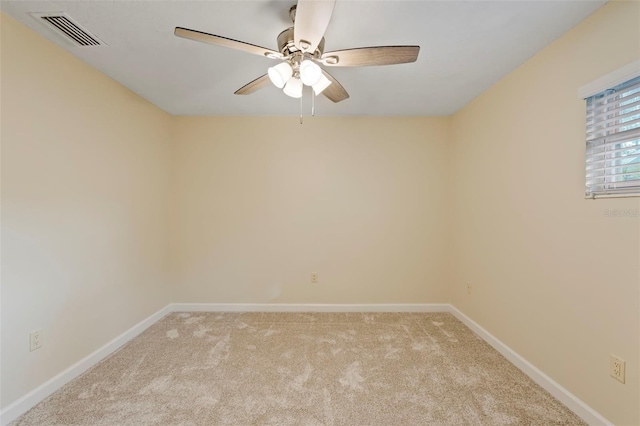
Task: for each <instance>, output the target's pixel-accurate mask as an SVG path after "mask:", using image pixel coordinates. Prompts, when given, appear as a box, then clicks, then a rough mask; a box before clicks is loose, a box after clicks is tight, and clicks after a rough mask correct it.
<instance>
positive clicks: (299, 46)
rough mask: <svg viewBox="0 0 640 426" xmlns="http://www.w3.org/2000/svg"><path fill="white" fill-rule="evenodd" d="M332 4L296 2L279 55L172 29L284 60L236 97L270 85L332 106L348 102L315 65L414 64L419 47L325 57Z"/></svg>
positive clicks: (369, 49)
mask: <svg viewBox="0 0 640 426" xmlns="http://www.w3.org/2000/svg"><path fill="white" fill-rule="evenodd" d="M334 6H335V0H299V1H298V4H297V5H294V6H292V7H291V8H290V9H289V16H290V17H291V20H292V21H293V27H290V28H287V29H286V30H284V31H282V32H281V33H280V34H279V35H278V38H277V42H278V51H276V50H272V49H268V48H266V47H260V46H256V45H254V44H249V43H245V42H242V41H237V40H232V39H230V38H226V37H222V36H217V35H214V34H209V33H204V32H201V31H196V30H190V29H187V28H182V27H176V29H175V32H174V34H175V35H176V36H178V37H182V38H186V39H190V40H195V41H200V42H202V43H208V44H213V45H216V46H223V47H229V48H232V49H238V50H242V51H245V52H248V53H252V54H254V55H260V56H264V57H266V58H270V59H273V60H279V61H283V62H281V63H279V64H277V65H274V66H272V67H269V68H268V70H267V74H265V75H262V76H260V77H258V78H256V79H255V80H253V81H252V82H250V83H248V84H245V85H244V86H242V87H241V88H240V89H238V90H236V92H235V94H236V95H248V94H251V93H253V92H255V91H257V90H259V89H262V88H263V87H266V86H268V85H269V82H271V83H273V85H274V86H276V87H277V88H279V89H282V91H283V92H284V93H285V94H286V95H288V96H291V97H292V98H302V92H303V88H304V86H308V87H311V88H312V99H313V95H320V94H322V95H324V96H325V97H327V98H328V99H329V100H331V101H333V102H340V101H343V100H345V99H348V98H349V94H348V93H347V91H346V90H345V89H344V87H342V85H341V84H340V83H338V81H337V80H336V79H335V78H333V76H331V74H329V73H328V72H327V71H325V70H324V69H322V67H321V66H320V65H324V66H326V67H362V66H370V65H393V64H404V63H409V62H415V61H416V60H417V59H418V53H419V52H420V46H376V47H360V48H355V49H345V50H336V51H332V52H326V53H325V52H324V42H325V40H324V33H325V31H326V30H327V27H328V25H329V21H330V20H331V15H332V14H333V9H334Z"/></svg>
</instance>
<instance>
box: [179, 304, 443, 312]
mask: <svg viewBox="0 0 640 426" xmlns="http://www.w3.org/2000/svg"><path fill="white" fill-rule="evenodd" d="M169 306H170V307H171V312H449V311H450V307H451V305H449V304H448V303H378V304H318V303H314V304H311V303H172V304H171V305H169Z"/></svg>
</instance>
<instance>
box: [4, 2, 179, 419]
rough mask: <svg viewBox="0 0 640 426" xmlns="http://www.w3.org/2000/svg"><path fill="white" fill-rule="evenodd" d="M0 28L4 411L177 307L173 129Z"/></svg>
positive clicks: (156, 113)
mask: <svg viewBox="0 0 640 426" xmlns="http://www.w3.org/2000/svg"><path fill="white" fill-rule="evenodd" d="M1 26H2V33H1V34H2V50H1V58H2V70H1V72H2V74H1V78H2V81H1V85H2V100H1V102H2V104H1V105H2V133H1V138H2V276H1V279H2V316H1V321H2V377H1V381H2V401H1V405H2V407H6V406H7V405H9V404H10V403H11V402H13V401H14V400H15V399H17V398H18V397H20V396H22V395H24V394H25V393H26V392H28V391H30V390H32V389H34V388H35V387H36V386H38V385H40V384H42V383H43V382H44V381H46V380H47V379H49V378H51V377H53V376H54V375H56V374H58V373H60V372H61V371H62V370H64V369H65V368H67V367H69V366H70V365H72V364H73V363H75V362H77V361H78V360H80V359H81V358H82V357H84V356H86V355H88V354H89V353H91V352H92V351H94V350H96V349H97V348H99V347H100V346H102V345H104V344H105V343H107V342H108V341H110V340H111V339H113V338H114V337H116V336H118V335H119V334H121V333H123V332H124V331H125V330H127V329H128V328H130V327H131V326H133V325H134V324H136V323H137V322H139V321H141V320H142V319H144V318H145V317H147V316H148V315H150V314H152V313H154V312H156V311H157V310H158V309H160V308H161V307H163V306H165V305H166V304H167V303H168V302H169V293H168V290H169V288H168V279H167V274H166V270H165V266H164V265H166V264H167V262H166V256H167V246H168V244H167V238H168V235H167V232H166V229H167V223H166V222H167V202H168V188H169V185H168V176H169V167H170V165H171V163H170V148H171V147H170V134H169V126H170V119H171V118H170V116H168V115H167V114H165V113H164V112H162V111H160V110H159V109H157V108H156V107H154V106H152V105H151V104H149V103H148V102H146V101H144V100H143V99H141V98H140V97H138V96H137V95H135V94H134V93H132V92H130V91H128V90H126V89H125V88H123V87H122V86H120V85H119V84H117V83H116V82H114V81H113V80H111V79H109V78H107V77H106V76H104V75H103V74H101V73H99V72H98V71H96V70H95V69H93V68H91V67H89V66H88V65H86V64H84V63H82V62H81V61H80V60H78V59H76V58H75V57H73V56H72V55H71V54H69V53H67V52H66V51H64V50H62V49H60V48H59V47H56V46H55V45H53V44H52V43H50V42H48V41H46V40H44V39H43V38H42V37H40V36H39V35H36V34H35V33H34V32H33V31H31V30H29V29H27V28H26V27H24V26H22V25H21V24H19V23H17V22H16V21H14V20H13V19H12V18H10V17H8V16H6V15H2V18H1ZM39 328H42V330H43V333H44V346H43V347H42V348H41V349H39V350H37V351H35V352H29V345H28V342H29V338H28V336H29V332H30V331H32V330H35V329H39Z"/></svg>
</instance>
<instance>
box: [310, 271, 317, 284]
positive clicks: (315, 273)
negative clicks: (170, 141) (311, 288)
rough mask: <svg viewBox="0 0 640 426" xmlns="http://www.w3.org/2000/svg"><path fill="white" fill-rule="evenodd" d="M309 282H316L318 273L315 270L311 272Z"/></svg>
mask: <svg viewBox="0 0 640 426" xmlns="http://www.w3.org/2000/svg"><path fill="white" fill-rule="evenodd" d="M311 284H318V273H317V272H312V273H311Z"/></svg>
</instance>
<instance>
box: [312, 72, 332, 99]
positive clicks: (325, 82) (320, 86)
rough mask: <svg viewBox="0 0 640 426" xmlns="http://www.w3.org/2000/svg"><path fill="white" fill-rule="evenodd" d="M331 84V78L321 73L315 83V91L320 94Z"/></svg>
mask: <svg viewBox="0 0 640 426" xmlns="http://www.w3.org/2000/svg"><path fill="white" fill-rule="evenodd" d="M329 85H331V80H329V79H328V78H327V77H325V76H324V74H320V79H319V80H318V82H317V83H316V84H314V85H313V93H315V94H316V96H318V95H319V94H320V93H322V91H323V90H324V89H326V88H327V87H329Z"/></svg>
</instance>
